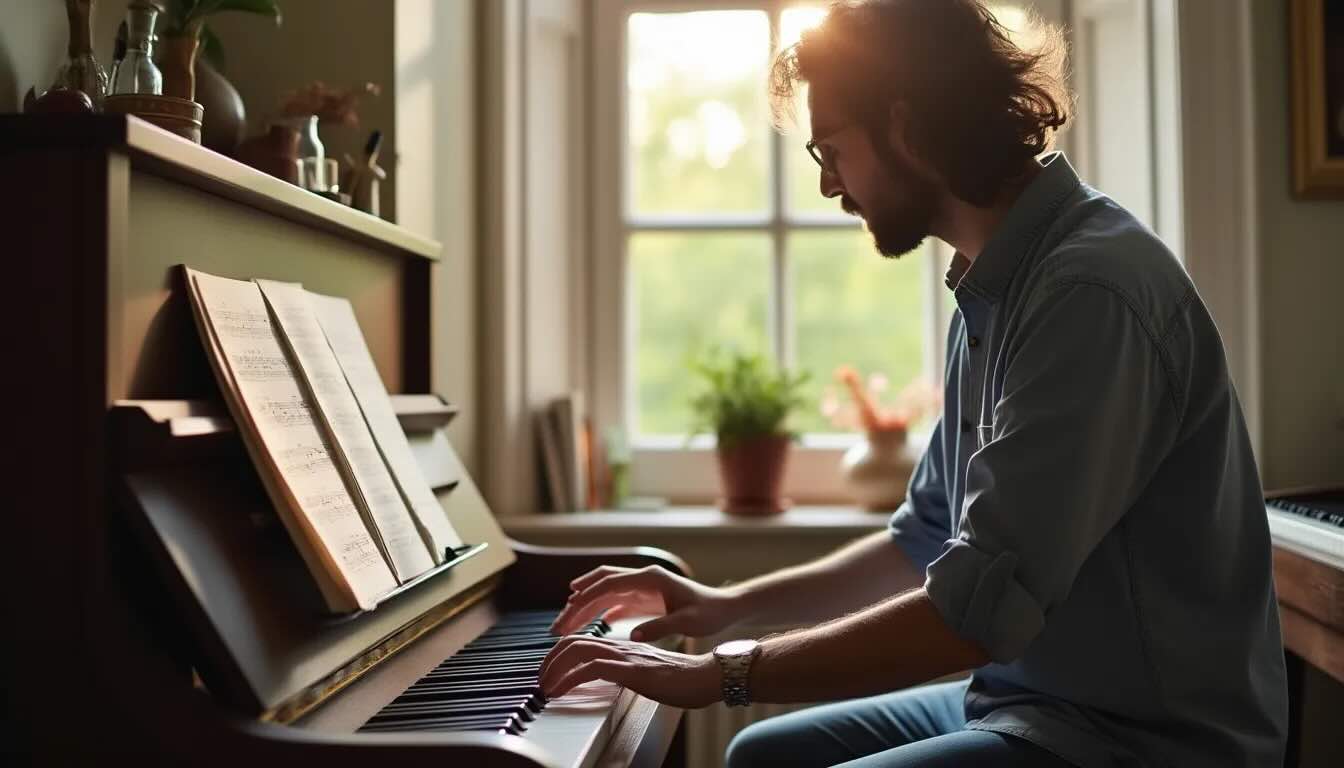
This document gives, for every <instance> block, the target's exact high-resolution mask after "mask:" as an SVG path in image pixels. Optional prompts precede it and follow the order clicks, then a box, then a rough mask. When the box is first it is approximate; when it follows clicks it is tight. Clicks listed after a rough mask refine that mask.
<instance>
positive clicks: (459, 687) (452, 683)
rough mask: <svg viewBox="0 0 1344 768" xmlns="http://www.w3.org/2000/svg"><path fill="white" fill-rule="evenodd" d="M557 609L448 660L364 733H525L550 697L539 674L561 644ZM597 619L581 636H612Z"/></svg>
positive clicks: (501, 629)
mask: <svg viewBox="0 0 1344 768" xmlns="http://www.w3.org/2000/svg"><path fill="white" fill-rule="evenodd" d="M558 613H559V612H558V611H552V610H540V611H516V612H512V613H508V614H505V615H504V616H503V617H501V618H500V620H499V621H497V622H496V623H495V624H494V626H492V627H491V628H490V629H488V630H487V631H486V632H485V633H483V634H482V635H480V636H479V637H477V638H476V639H475V640H473V641H471V642H470V643H468V644H467V645H466V646H465V647H463V648H462V649H461V650H460V651H458V652H457V653H455V654H453V655H452V656H450V657H448V658H447V659H444V661H443V662H442V663H440V664H439V665H438V666H437V667H435V668H434V669H433V670H431V671H430V672H429V673H428V674H426V675H425V676H424V677H422V678H420V680H418V681H417V682H416V683H415V684H413V685H411V687H409V688H407V689H406V690H405V691H404V692H403V693H402V694H401V695H400V696H398V697H397V698H396V699H395V700H393V701H392V702H390V703H388V704H387V705H386V706H384V707H383V708H382V709H381V710H379V711H378V713H377V714H375V715H374V716H373V717H372V718H370V719H369V721H368V722H367V723H365V724H364V725H363V726H362V727H361V728H360V731H361V732H364V733H374V732H378V733H386V732H399V731H499V732H503V733H509V734H513V735H516V736H517V735H524V734H526V733H527V731H528V728H529V726H530V725H532V724H533V723H534V722H535V721H536V720H537V719H538V717H539V716H540V715H541V713H542V711H543V709H544V708H545V706H546V703H547V702H546V697H545V696H544V695H542V693H541V688H540V686H539V685H538V680H537V673H538V670H539V668H540V666H541V662H542V659H544V658H545V657H546V653H547V652H548V651H550V649H551V648H552V647H554V646H555V644H556V643H557V642H559V640H560V638H558V637H556V636H554V635H552V634H551V632H550V627H551V623H552V622H553V621H554V620H555V617H556V616H557V615H558ZM610 629H611V628H610V627H609V626H608V625H607V624H606V622H604V621H602V620H601V619H598V620H596V621H594V622H592V623H591V624H589V625H588V626H587V627H585V628H584V629H583V630H582V631H581V632H580V634H589V635H593V636H596V637H602V636H605V635H606V634H607V633H608V632H609V631H610Z"/></svg>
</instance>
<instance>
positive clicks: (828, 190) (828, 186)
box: [821, 168, 845, 198]
mask: <svg viewBox="0 0 1344 768" xmlns="http://www.w3.org/2000/svg"><path fill="white" fill-rule="evenodd" d="M844 193H845V186H844V185H843V184H841V183H840V176H839V174H837V173H836V172H835V171H832V170H830V169H829V168H822V169H821V196H822V197H832V198H834V197H839V196H841V195H843V194H844Z"/></svg>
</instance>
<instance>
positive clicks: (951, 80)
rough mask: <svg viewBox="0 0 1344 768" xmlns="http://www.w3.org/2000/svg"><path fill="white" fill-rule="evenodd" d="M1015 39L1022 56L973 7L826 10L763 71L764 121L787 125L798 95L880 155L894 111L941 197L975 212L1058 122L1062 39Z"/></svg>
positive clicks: (935, 2)
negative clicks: (822, 100) (902, 108)
mask: <svg viewBox="0 0 1344 768" xmlns="http://www.w3.org/2000/svg"><path fill="white" fill-rule="evenodd" d="M1026 36H1027V37H1028V38H1030V39H1032V41H1033V44H1032V45H1031V46H1030V47H1029V48H1028V47H1019V46H1018V45H1017V44H1016V43H1014V42H1013V40H1012V37H1011V35H1010V33H1009V31H1008V30H1007V29H1006V28H1005V27H1004V26H1003V25H1001V24H1000V23H999V22H998V20H997V19H996V18H994V15H993V13H991V12H990V11H989V9H988V8H986V7H985V6H984V4H983V3H982V2H980V0H836V1H835V2H833V3H832V5H831V7H830V10H829V12H828V13H827V15H826V18H825V19H824V20H823V21H822V23H821V24H820V25H818V26H817V27H815V28H813V29H810V30H807V31H806V32H804V34H803V36H802V39H801V40H800V41H799V42H798V43H796V44H794V45H792V46H790V47H788V48H786V49H785V50H784V51H782V52H781V53H780V54H779V56H778V57H777V58H776V59H775V62H774V66H773V68H772V71H771V76H770V95H771V103H772V107H773V109H774V114H775V121H776V123H777V124H779V125H784V124H786V123H787V122H789V121H790V119H791V118H792V115H793V109H794V103H795V100H796V97H797V94H798V89H799V85H800V84H801V83H809V84H811V85H812V86H813V87H817V88H824V89H825V91H826V93H827V94H828V96H831V97H833V98H835V99H836V103H838V104H839V105H841V107H842V108H843V109H844V110H846V112H847V113H848V116H849V117H850V118H851V119H854V120H856V121H859V122H862V123H864V124H865V125H867V127H868V130H869V135H870V136H871V137H872V138H873V140H874V142H875V143H876V144H878V150H879V152H882V150H885V149H886V145H885V129H886V126H887V119H888V116H889V114H890V110H891V107H892V105H893V104H894V103H895V102H897V101H903V102H905V103H906V104H907V105H908V107H909V116H910V117H909V120H910V122H909V129H910V130H909V133H908V135H907V136H908V140H909V141H910V143H911V145H912V148H913V150H914V151H915V152H916V153H917V154H918V155H919V156H920V157H921V158H922V159H923V160H924V161H925V162H927V163H929V164H930V165H931V166H932V167H933V168H935V169H936V170H937V171H938V172H939V173H940V175H941V176H942V178H943V181H944V182H945V183H946V184H947V185H948V186H949V188H950V190H951V192H952V194H954V195H956V196H957V197H959V198H961V199H963V200H965V201H967V202H969V203H972V204H974V205H980V206H987V205H989V204H990V203H991V202H992V201H993V200H994V198H995V197H996V196H997V195H998V193H999V192H1000V191H1001V190H1002V189H1003V188H1004V187H1005V186H1006V185H1007V184H1009V183H1011V182H1012V181H1013V180H1014V179H1015V178H1016V177H1018V176H1019V175H1021V174H1022V172H1023V171H1024V170H1025V168H1026V167H1027V164H1026V163H1027V161H1028V160H1029V159H1030V158H1033V157H1035V156H1036V155H1039V154H1041V153H1042V152H1044V151H1046V150H1047V149H1049V148H1050V146H1051V144H1052V143H1053V140H1054V134H1055V132H1056V131H1057V130H1059V128H1061V127H1062V126H1063V125H1064V124H1065V123H1066V122H1067V121H1068V119H1069V116H1068V110H1069V108H1070V107H1071V99H1070V96H1069V94H1068V92H1067V90H1066V89H1065V87H1064V83H1063V79H1064V73H1063V64H1064V58H1065V54H1066V49H1065V45H1064V41H1063V35H1062V34H1061V33H1060V31H1059V30H1058V29H1057V28H1054V27H1051V26H1049V25H1046V24H1044V23H1042V22H1040V21H1039V20H1038V19H1035V18H1032V19H1031V28H1030V29H1029V30H1028V31H1027V32H1026ZM818 138H820V137H818ZM883 154H885V152H883Z"/></svg>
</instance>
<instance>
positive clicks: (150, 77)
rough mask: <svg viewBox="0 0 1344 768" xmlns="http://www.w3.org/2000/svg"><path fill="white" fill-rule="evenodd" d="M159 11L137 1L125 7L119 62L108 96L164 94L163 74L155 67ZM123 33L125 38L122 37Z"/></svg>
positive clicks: (118, 35) (118, 48) (120, 31)
mask: <svg viewBox="0 0 1344 768" xmlns="http://www.w3.org/2000/svg"><path fill="white" fill-rule="evenodd" d="M158 15H159V9H158V8H156V7H155V6H153V5H151V4H149V3H148V2H146V0H135V2H132V3H131V4H130V5H129V6H127V8H126V20H125V21H123V22H122V27H121V29H120V30H118V34H117V43H118V45H117V51H118V53H120V54H122V55H121V56H117V57H116V58H117V63H116V65H115V66H114V67H113V68H112V85H111V87H110V90H109V93H112V94H122V93H143V94H149V95H152V96H157V95H160V94H162V93H163V75H162V74H161V73H160V72H159V68H158V67H156V66H154V59H153V58H152V55H153V50H154V40H155V38H154V19H155V17H157V16H158ZM123 34H124V36H125V37H124V38H123ZM123 39H124V42H123Z"/></svg>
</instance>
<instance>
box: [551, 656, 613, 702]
mask: <svg viewBox="0 0 1344 768" xmlns="http://www.w3.org/2000/svg"><path fill="white" fill-rule="evenodd" d="M633 670H634V665H632V664H628V663H626V662H623V661H611V660H609V659H596V660H594V661H589V662H585V663H583V664H580V665H579V666H577V667H575V668H574V669H572V670H570V671H569V672H568V673H567V674H565V675H564V676H562V677H561V678H560V679H559V680H557V681H556V682H555V684H554V685H553V686H551V687H550V688H545V687H543V688H542V692H544V693H545V694H546V698H548V699H558V698H560V697H561V696H564V695H565V694H566V693H569V692H570V691H571V690H573V689H575V688H577V687H578V686H580V685H583V684H584V683H590V682H592V681H594V680H607V681H609V682H613V683H616V684H617V685H624V686H626V687H630V685H629V684H630V678H631V677H632V675H631V672H632V671H633Z"/></svg>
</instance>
